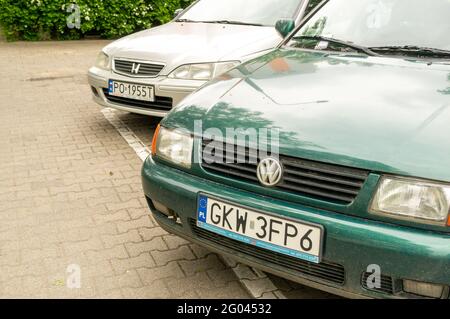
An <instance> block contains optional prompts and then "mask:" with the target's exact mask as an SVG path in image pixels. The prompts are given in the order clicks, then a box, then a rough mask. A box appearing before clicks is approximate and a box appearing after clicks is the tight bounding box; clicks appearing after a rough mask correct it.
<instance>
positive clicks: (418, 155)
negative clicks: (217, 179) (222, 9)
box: [164, 50, 450, 182]
mask: <svg viewBox="0 0 450 319" xmlns="http://www.w3.org/2000/svg"><path fill="white" fill-rule="evenodd" d="M193 119H201V120H202V121H203V122H202V126H203V127H202V128H203V130H206V129H208V128H219V129H220V130H222V132H224V131H225V128H226V127H231V128H256V129H260V128H277V129H279V134H280V151H281V152H282V153H283V154H286V155H291V156H296V157H301V158H306V159H311V160H318V161H322V162H329V163H334V164H340V165H347V166H352V167H359V168H364V169H368V170H371V171H374V172H383V173H392V174H401V175H406V176H414V177H423V178H429V179H436V180H443V181H447V182H450V169H449V166H448V164H449V163H450V143H449V139H450V125H449V123H450V65H449V64H443V63H441V64H438V63H434V64H431V65H430V64H427V63H425V62H424V61H407V60H402V59H397V58H383V57H366V56H360V55H353V56H351V55H327V54H324V53H320V52H305V51H297V50H277V51H274V52H273V53H270V54H268V55H265V56H263V57H261V58H259V59H256V60H253V61H250V62H249V63H246V64H243V65H242V66H240V67H238V69H235V70H233V71H231V72H230V73H229V74H227V75H224V76H223V77H222V80H221V81H215V82H212V83H211V84H209V85H207V86H206V87H205V88H204V89H202V90H200V91H199V92H198V93H197V94H194V95H192V96H191V97H190V98H188V99H187V100H185V102H184V103H182V105H180V106H179V107H178V108H176V109H175V110H174V111H173V112H172V113H171V114H170V115H169V117H168V118H167V119H166V121H165V123H164V125H168V126H178V127H180V126H181V127H184V128H187V129H190V130H193V127H192V122H193V121H192V120H193Z"/></svg>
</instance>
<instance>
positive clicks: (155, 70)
mask: <svg viewBox="0 0 450 319" xmlns="http://www.w3.org/2000/svg"><path fill="white" fill-rule="evenodd" d="M162 69H164V65H162V64H155V63H141V62H136V61H127V60H118V59H115V60H114V70H115V71H116V72H118V73H123V74H126V75H134V76H149V77H155V76H157V75H158V74H159V73H161V71H162ZM136 70H137V73H136V72H135V71H136Z"/></svg>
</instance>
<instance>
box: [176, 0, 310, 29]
mask: <svg viewBox="0 0 450 319" xmlns="http://www.w3.org/2000/svg"><path fill="white" fill-rule="evenodd" d="M302 2H303V0H244V1H243V0H200V1H199V2H197V3H196V4H194V5H193V6H192V7H191V8H190V9H189V10H188V11H187V12H186V13H184V14H183V15H182V16H180V17H178V19H181V20H192V21H197V22H214V21H233V22H243V23H248V24H257V25H265V26H274V25H275V23H276V22H277V20H279V19H281V18H291V19H293V18H295V15H296V13H297V9H299V7H300V5H301V3H302Z"/></svg>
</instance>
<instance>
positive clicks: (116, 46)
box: [105, 22, 282, 74]
mask: <svg viewBox="0 0 450 319" xmlns="http://www.w3.org/2000/svg"><path fill="white" fill-rule="evenodd" d="M281 40H282V38H281V36H280V35H279V34H278V32H277V31H276V30H275V28H273V27H258V26H242V25H226V24H213V23H177V22H171V23H168V24H165V25H162V26H159V27H155V28H152V29H148V30H144V31H141V32H138V33H135V34H132V35H129V36H127V37H124V38H122V39H120V40H117V41H115V42H113V43H111V44H110V45H108V46H107V47H106V48H105V52H106V53H107V54H108V55H110V56H113V57H116V58H129V59H137V60H144V61H152V62H161V63H164V64H166V67H165V68H164V70H163V72H162V73H163V74H168V73H170V72H171V71H172V70H174V69H175V68H176V67H178V66H180V65H183V64H188V63H202V62H218V61H232V60H233V61H234V60H239V61H243V60H245V56H247V55H251V54H254V53H256V52H260V51H264V50H268V49H271V48H273V47H275V46H276V45H277V44H278V43H279V42H280V41H281Z"/></svg>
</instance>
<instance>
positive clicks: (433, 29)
mask: <svg viewBox="0 0 450 319" xmlns="http://www.w3.org/2000/svg"><path fill="white" fill-rule="evenodd" d="M277 28H278V29H279V31H280V32H289V36H288V37H287V38H286V40H285V41H284V42H283V43H282V44H280V45H279V46H278V47H277V48H275V49H274V50H273V51H271V52H270V53H268V54H266V55H264V56H261V57H259V58H256V59H254V60H251V61H249V62H246V63H245V64H242V65H239V66H237V67H236V68H234V69H232V70H231V71H228V72H227V73H225V74H223V75H221V76H220V77H219V78H217V79H215V80H213V81H212V82H209V83H208V84H206V85H205V86H203V87H202V88H201V89H199V90H198V91H196V92H195V93H194V94H193V95H191V96H189V97H188V98H186V99H185V100H184V101H183V102H182V103H181V104H179V105H178V106H177V107H176V108H175V109H174V110H173V111H172V112H170V113H169V114H168V116H167V117H165V118H164V119H163V121H162V122H161V124H160V126H159V127H158V129H157V131H156V132H155V136H154V141H153V144H152V155H151V156H150V157H149V158H148V159H147V160H146V162H145V164H144V166H143V170H142V176H143V188H144V192H145V196H146V198H147V201H148V204H149V207H150V209H151V212H152V214H153V216H154V218H155V219H156V220H157V222H158V223H159V224H160V225H161V226H162V227H163V228H164V229H166V230H167V231H169V232H171V233H173V234H176V235H178V236H181V237H183V238H186V239H188V240H190V241H192V242H195V243H197V244H199V245H201V246H204V247H206V248H208V249H210V250H212V251H215V252H218V253H220V254H223V255H228V256H231V257H233V258H235V259H237V260H238V261H240V262H242V263H245V264H248V265H251V266H254V267H257V268H259V269H262V270H264V271H267V272H269V273H273V274H276V275H278V276H282V277H284V278H287V279H290V280H293V281H296V282H298V283H301V284H304V285H307V286H311V287H314V288H317V289H321V290H324V291H328V292H331V293H334V294H337V295H342V296H346V297H353V298H438V299H439V298H441V299H449V298H450V295H449V287H450V216H449V211H450V209H449V207H450V1H449V0H428V1H423V0H330V1H323V2H322V3H321V4H320V5H319V6H318V7H317V8H316V9H315V10H314V11H313V12H311V14H309V15H308V16H307V17H306V18H305V20H304V21H303V22H302V23H301V24H300V25H298V26H297V27H296V28H295V29H294V30H292V29H293V24H292V23H290V21H289V20H284V21H280V22H279V23H278V24H277Z"/></svg>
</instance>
